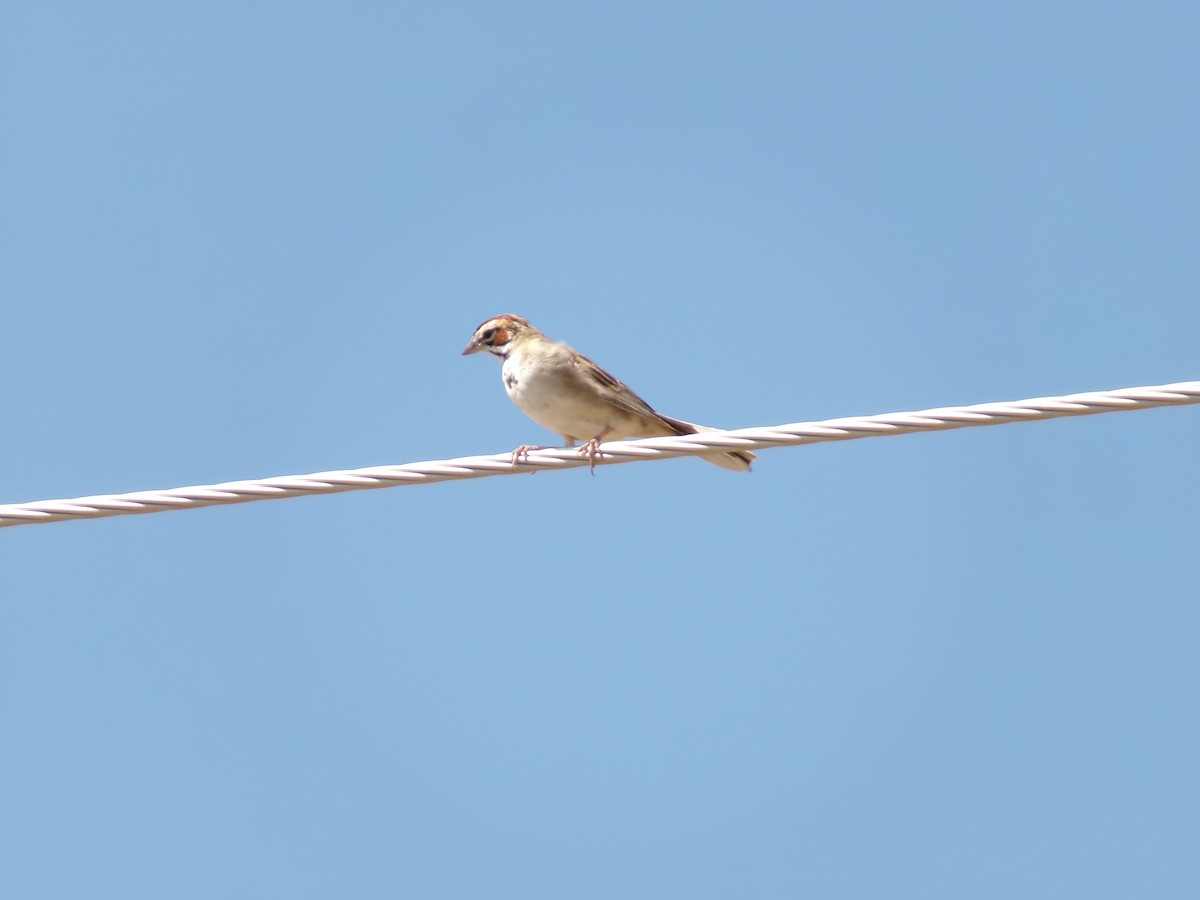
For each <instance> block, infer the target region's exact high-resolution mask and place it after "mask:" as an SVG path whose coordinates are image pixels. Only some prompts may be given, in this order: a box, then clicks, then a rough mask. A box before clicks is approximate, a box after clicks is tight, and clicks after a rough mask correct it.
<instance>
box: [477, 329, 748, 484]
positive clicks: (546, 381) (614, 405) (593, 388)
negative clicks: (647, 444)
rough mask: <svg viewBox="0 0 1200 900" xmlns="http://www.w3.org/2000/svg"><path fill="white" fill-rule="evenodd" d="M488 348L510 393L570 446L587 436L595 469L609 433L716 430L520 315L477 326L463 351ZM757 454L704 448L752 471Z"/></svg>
mask: <svg viewBox="0 0 1200 900" xmlns="http://www.w3.org/2000/svg"><path fill="white" fill-rule="evenodd" d="M484 351H487V352H488V353H491V354H492V355H493V356H496V357H498V358H499V359H500V360H501V361H502V362H503V364H504V365H503V368H502V369H501V375H502V377H503V379H504V389H505V390H506V391H507V392H508V397H509V399H510V400H512V402H513V403H515V404H516V405H517V407H518V408H519V409H520V410H521V412H523V413H525V415H527V416H529V418H531V419H533V421H535V422H537V423H538V424H539V425H542V426H544V427H545V428H548V429H550V430H551V431H553V432H555V433H556V434H559V435H561V436H562V438H563V440H564V441H566V445H567V446H568V447H574V446H575V444H576V442H578V441H582V442H583V446H581V447H580V448H579V452H580V454H582V455H585V456H587V457H588V458H589V459H590V460H591V463H592V470H593V472H594V470H595V468H596V455H597V448H598V447H599V446H600V442H601V441H603V440H612V441H620V440H626V439H629V438H646V437H669V436H671V435H678V434H698V433H699V432H702V431H713V430H715V429H712V428H706V427H705V426H703V425H695V424H693V423H691V422H684V421H682V420H681V419H672V418H671V417H670V416H664V415H663V414H662V413H659V412H656V411H655V410H654V409H653V408H652V407H651V406H650V404H648V403H647V402H646V401H645V400H643V399H642V398H641V397H639V396H638V395H637V394H635V393H634V392H633V391H631V390H630V389H629V388H627V387H626V386H625V385H623V384H622V383H621V382H619V381H618V380H617V379H615V378H613V376H611V375H609V374H608V373H607V372H605V371H604V370H603V369H602V368H600V367H599V366H598V365H596V364H595V363H594V362H592V361H591V360H590V359H588V358H587V357H586V356H584V355H583V354H582V353H578V352H576V351H575V350H572V349H571V348H570V347H568V346H567V345H566V344H563V343H559V342H558V341H552V340H551V339H550V338H548V337H546V335H544V334H542V333H541V332H540V331H538V330H537V329H536V328H534V327H533V326H532V325H530V324H529V321H528V320H526V319H523V318H522V317H521V316H514V315H510V314H505V315H501V316H495V317H494V318H491V319H488V320H487V321H486V322H484V323H483V324H482V325H480V326H479V327H478V328H476V329H475V333H474V334H473V335H472V336H471V342H470V343H469V344H467V346H466V349H464V350H463V352H462V353H463V356H469V355H470V354H472V353H482V352H484ZM542 449H545V448H543V447H530V446H521V447H518V448H517V449H516V450H514V451H513V464H514V465H515V464H516V463H518V462H520V461H521V460H522V459H523V458H524V457H525V455H526V454H527V453H528V452H529V451H530V450H542ZM754 458H755V457H754V454H753V453H750V452H749V451H747V450H728V451H716V452H713V453H705V454H704V455H703V456H701V459H704V460H706V461H708V462H711V463H713V464H714V465H718V466H721V467H722V468H724V469H733V470H734V471H738V472H749V471H750V463H752V462H753V461H754Z"/></svg>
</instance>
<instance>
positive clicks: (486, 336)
mask: <svg viewBox="0 0 1200 900" xmlns="http://www.w3.org/2000/svg"><path fill="white" fill-rule="evenodd" d="M497 330H498V329H496V328H489V329H488V330H487V331H485V332H484V333H483V339H482V340H483V342H484V343H485V344H490V343H491V342H492V338H494V337H495V336H496V331H497Z"/></svg>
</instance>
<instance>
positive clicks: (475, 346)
mask: <svg viewBox="0 0 1200 900" xmlns="http://www.w3.org/2000/svg"><path fill="white" fill-rule="evenodd" d="M482 349H483V344H481V343H479V341H477V340H474V339H472V340H471V343H469V344H467V346H466V347H465V348H464V349H463V352H462V355H463V356H470V355H471V354H472V353H478V352H479V351H480V350H482Z"/></svg>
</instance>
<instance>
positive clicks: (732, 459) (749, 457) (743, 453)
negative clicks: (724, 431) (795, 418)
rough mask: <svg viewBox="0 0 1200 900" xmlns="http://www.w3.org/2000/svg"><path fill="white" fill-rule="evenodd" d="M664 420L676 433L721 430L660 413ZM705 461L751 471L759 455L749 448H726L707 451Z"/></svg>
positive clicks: (740, 470) (723, 466)
mask: <svg viewBox="0 0 1200 900" xmlns="http://www.w3.org/2000/svg"><path fill="white" fill-rule="evenodd" d="M659 418H661V419H662V420H663V421H664V422H666V423H667V425H669V426H670V427H671V428H673V429H674V430H675V433H676V434H700V433H702V432H705V431H719V430H720V429H718V428H709V427H708V426H707V425H697V424H695V423H694V422H685V421H683V420H682V419H672V418H670V417H669V416H664V415H662V414H661V413H660V414H659ZM700 458H701V459H702V460H704V461H705V462H710V463H712V464H713V465H714V466H720V467H721V468H722V469H732V470H733V471H734V472H749V471H750V464H751V463H752V462H754V460H755V459H757V457H756V456H755V455H754V454H753V453H751V452H750V451H749V450H724V451H717V452H713V453H705V454H703V455H702V456H701V457H700Z"/></svg>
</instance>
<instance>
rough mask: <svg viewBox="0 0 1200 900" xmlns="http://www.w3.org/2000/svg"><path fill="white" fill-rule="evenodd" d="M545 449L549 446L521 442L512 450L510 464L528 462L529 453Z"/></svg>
mask: <svg viewBox="0 0 1200 900" xmlns="http://www.w3.org/2000/svg"><path fill="white" fill-rule="evenodd" d="M546 449H549V448H547V447H544V446H537V447H535V446H534V445H533V444H522V445H521V446H520V447H518V448H517V449H516V450H514V451H513V452H512V464H513V465H514V466H515V465H519V464H520V463H523V462H529V454H530V453H532V452H533V451H534V450H546Z"/></svg>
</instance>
